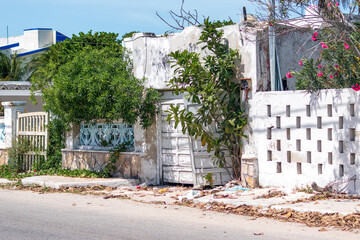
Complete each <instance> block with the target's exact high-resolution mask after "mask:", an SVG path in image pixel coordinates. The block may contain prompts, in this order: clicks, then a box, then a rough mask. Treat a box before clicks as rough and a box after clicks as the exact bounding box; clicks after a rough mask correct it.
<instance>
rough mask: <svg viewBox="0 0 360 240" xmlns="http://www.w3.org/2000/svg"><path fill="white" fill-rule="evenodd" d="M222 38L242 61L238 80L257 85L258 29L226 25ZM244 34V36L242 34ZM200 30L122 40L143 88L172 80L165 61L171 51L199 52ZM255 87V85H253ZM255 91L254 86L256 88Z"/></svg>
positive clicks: (140, 34)
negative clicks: (143, 81)
mask: <svg viewBox="0 0 360 240" xmlns="http://www.w3.org/2000/svg"><path fill="white" fill-rule="evenodd" d="M222 29H223V30H224V38H226V39H227V40H228V42H229V47H230V48H233V49H238V50H239V53H240V55H241V58H242V63H241V64H242V66H241V68H240V69H241V70H243V74H242V76H241V77H245V78H251V79H252V80H253V83H254V84H255V83H256V78H257V71H256V66H257V56H256V52H257V43H256V36H257V35H256V34H257V29H252V30H249V29H246V31H245V26H244V25H241V24H238V25H232V26H226V27H224V28H222ZM245 32H246V34H245ZM200 35H201V28H199V27H196V26H190V27H187V28H185V29H184V30H183V31H182V32H180V33H175V34H172V35H169V36H155V35H147V34H144V33H137V34H134V36H133V37H132V38H127V39H125V40H124V46H125V47H126V48H127V49H128V50H129V51H130V56H131V58H132V59H133V64H134V73H135V76H136V77H138V78H143V77H145V79H146V85H147V86H152V87H154V88H156V89H166V88H168V87H167V82H168V81H169V80H170V79H171V78H172V77H173V71H172V69H171V67H170V64H169V63H168V61H169V60H170V58H169V57H168V55H169V54H170V53H171V52H175V51H183V50H188V51H191V52H194V51H195V52H201V54H202V55H205V54H207V52H206V51H202V50H201V46H200V45H198V44H197V43H198V41H199V37H200ZM254 87H255V85H254ZM255 88H256V87H255Z"/></svg>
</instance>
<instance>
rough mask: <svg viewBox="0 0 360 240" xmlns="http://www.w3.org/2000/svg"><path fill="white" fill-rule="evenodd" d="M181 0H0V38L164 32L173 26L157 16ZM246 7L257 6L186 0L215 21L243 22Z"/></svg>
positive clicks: (238, 0)
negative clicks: (30, 33) (29, 33)
mask: <svg viewBox="0 0 360 240" xmlns="http://www.w3.org/2000/svg"><path fill="white" fill-rule="evenodd" d="M180 5H181V0H136V1H131V0H127V1H124V0H0V9H1V14H0V38H3V37H6V26H9V36H16V35H22V34H23V30H24V29H26V28H38V27H39V28H40V27H42V28H52V29H53V30H57V31H59V32H61V33H63V34H65V35H67V36H72V34H78V33H79V32H88V31H89V30H93V31H105V32H115V33H119V35H120V36H121V35H123V34H124V33H127V32H130V31H140V32H154V33H156V34H163V33H164V32H165V31H166V30H169V29H170V28H169V27H168V26H166V24H165V23H163V22H162V21H161V20H160V19H159V18H158V17H157V16H156V15H155V13H156V11H158V12H159V14H160V15H162V16H163V17H165V18H168V17H169V15H168V11H169V10H174V11H175V12H177V11H178V10H179V8H180ZM243 6H246V7H247V12H248V13H250V14H255V5H254V4H252V3H249V2H248V1H246V0H185V6H184V8H185V9H186V10H193V9H197V10H198V12H199V14H200V16H201V19H202V15H204V16H206V17H207V16H209V17H210V19H212V20H224V19H228V17H231V19H232V20H233V21H235V22H239V21H240V17H241V16H240V12H241V10H242V8H243Z"/></svg>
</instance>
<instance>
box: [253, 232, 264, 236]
mask: <svg viewBox="0 0 360 240" xmlns="http://www.w3.org/2000/svg"><path fill="white" fill-rule="evenodd" d="M254 235H255V236H261V235H264V233H262V232H261V233H254Z"/></svg>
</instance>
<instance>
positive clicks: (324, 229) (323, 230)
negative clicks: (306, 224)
mask: <svg viewBox="0 0 360 240" xmlns="http://www.w3.org/2000/svg"><path fill="white" fill-rule="evenodd" d="M318 231H319V232H326V231H327V229H326V228H320V229H319V230H318Z"/></svg>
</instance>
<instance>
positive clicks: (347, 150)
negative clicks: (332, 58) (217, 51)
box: [251, 89, 360, 193]
mask: <svg viewBox="0 0 360 240" xmlns="http://www.w3.org/2000/svg"><path fill="white" fill-rule="evenodd" d="M359 98H360V95H359V94H358V93H357V92H355V91H353V90H352V89H343V90H322V91H321V92H320V93H319V94H318V95H317V94H307V93H306V92H304V91H286V92H258V93H256V94H255V97H254V100H253V102H252V104H251V108H252V109H253V111H252V116H251V117H252V119H253V122H252V127H253V135H254V138H255V144H256V148H257V156H258V162H259V182H260V185H262V186H285V187H290V188H294V187H295V186H298V187H305V186H306V185H311V184H312V183H313V182H316V183H317V184H318V185H319V186H322V187H324V186H326V185H328V184H331V183H332V182H334V181H335V183H340V182H341V183H342V184H337V185H335V186H336V187H340V188H341V187H348V188H347V189H346V191H347V192H349V193H359V192H360V188H359V187H360V185H359V183H360V181H359V180H356V183H355V185H354V181H350V180H349V179H350V178H352V177H354V176H356V177H357V178H359V176H358V175H359V174H358V172H359V171H360V158H359V156H360V150H359V141H360V124H359V120H360V117H359V113H360V105H359Z"/></svg>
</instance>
